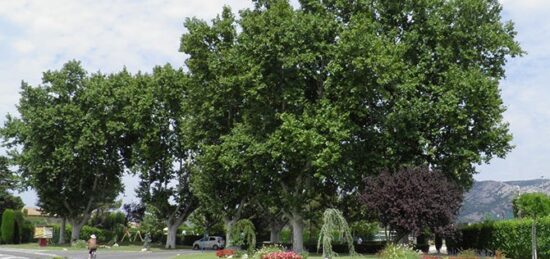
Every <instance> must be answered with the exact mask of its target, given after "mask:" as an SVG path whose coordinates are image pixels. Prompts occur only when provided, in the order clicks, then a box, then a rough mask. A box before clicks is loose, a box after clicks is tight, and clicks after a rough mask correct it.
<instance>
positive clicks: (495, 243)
mask: <svg viewBox="0 0 550 259" xmlns="http://www.w3.org/2000/svg"><path fill="white" fill-rule="evenodd" d="M531 223H532V220H531V219H513V220H505V221H496V222H483V223H478V224H474V225H470V226H467V227H464V228H462V229H461V235H462V237H461V238H459V240H457V241H456V242H453V246H454V247H456V248H458V249H460V250H466V249H473V250H477V251H497V250H498V251H501V252H503V253H504V254H506V255H507V256H508V257H511V258H518V259H522V258H530V257H531ZM537 244H538V248H539V249H538V253H539V257H540V258H550V249H545V248H546V247H550V217H546V218H543V219H540V220H538V221H537Z"/></svg>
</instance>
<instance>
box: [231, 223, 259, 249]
mask: <svg viewBox="0 0 550 259" xmlns="http://www.w3.org/2000/svg"><path fill="white" fill-rule="evenodd" d="M231 239H232V240H233V244H235V245H241V246H242V245H246V246H247V252H248V254H249V255H252V253H253V252H254V249H255V248H256V228H255V227H254V224H253V223H252V221H250V220H248V219H241V220H239V221H237V223H235V225H234V226H233V228H232V229H231Z"/></svg>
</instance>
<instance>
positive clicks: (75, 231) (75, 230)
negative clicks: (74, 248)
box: [71, 220, 84, 244]
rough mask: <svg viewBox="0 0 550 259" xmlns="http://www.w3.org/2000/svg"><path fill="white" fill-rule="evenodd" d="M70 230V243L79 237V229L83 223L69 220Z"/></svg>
mask: <svg viewBox="0 0 550 259" xmlns="http://www.w3.org/2000/svg"><path fill="white" fill-rule="evenodd" d="M71 225H72V231H71V244H72V243H74V242H75V241H77V240H79V239H80V230H81V229H82V226H83V225H84V224H83V223H76V220H72V221H71Z"/></svg>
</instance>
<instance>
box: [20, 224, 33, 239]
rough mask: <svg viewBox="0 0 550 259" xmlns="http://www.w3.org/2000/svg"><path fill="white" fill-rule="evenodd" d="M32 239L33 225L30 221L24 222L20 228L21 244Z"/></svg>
mask: <svg viewBox="0 0 550 259" xmlns="http://www.w3.org/2000/svg"><path fill="white" fill-rule="evenodd" d="M33 238H34V225H33V224H32V223H31V222H30V221H28V220H25V221H24V222H23V226H22V233H21V243H30V242H32V241H33Z"/></svg>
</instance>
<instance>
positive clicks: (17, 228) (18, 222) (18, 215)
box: [13, 211, 25, 244]
mask: <svg viewBox="0 0 550 259" xmlns="http://www.w3.org/2000/svg"><path fill="white" fill-rule="evenodd" d="M14 223H15V225H14V232H13V242H14V243H16V244H20V243H22V242H23V226H24V225H25V218H24V217H23V212H21V211H15V212H14Z"/></svg>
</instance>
